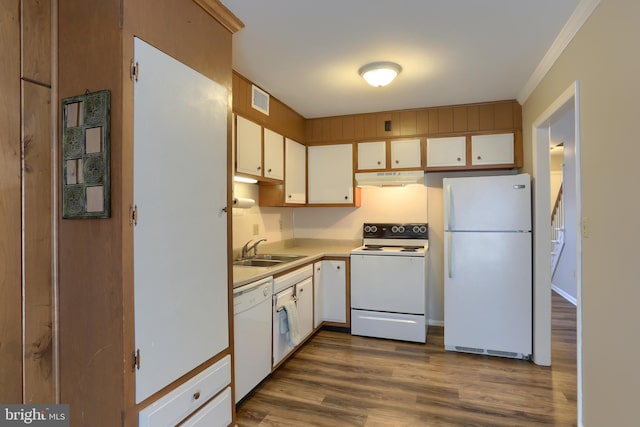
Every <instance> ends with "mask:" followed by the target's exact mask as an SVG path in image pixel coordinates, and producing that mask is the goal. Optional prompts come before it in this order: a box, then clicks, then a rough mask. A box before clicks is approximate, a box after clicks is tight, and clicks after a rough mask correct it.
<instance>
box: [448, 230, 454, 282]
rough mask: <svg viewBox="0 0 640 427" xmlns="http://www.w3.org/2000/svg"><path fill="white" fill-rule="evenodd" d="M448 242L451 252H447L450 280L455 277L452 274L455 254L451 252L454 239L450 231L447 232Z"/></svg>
mask: <svg viewBox="0 0 640 427" xmlns="http://www.w3.org/2000/svg"><path fill="white" fill-rule="evenodd" d="M447 240H448V242H447V243H448V245H447V246H449V248H448V249H449V250H448V251H447V252H449V253H448V254H447V261H448V262H447V268H448V270H449V279H451V278H452V277H453V274H452V273H451V265H452V264H453V263H452V261H451V255H452V254H453V251H452V250H451V244H452V243H453V239H452V233H451V232H450V231H449V232H447Z"/></svg>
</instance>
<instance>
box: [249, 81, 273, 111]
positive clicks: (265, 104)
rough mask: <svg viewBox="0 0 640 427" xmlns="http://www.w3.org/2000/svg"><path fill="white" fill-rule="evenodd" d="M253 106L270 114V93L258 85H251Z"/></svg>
mask: <svg viewBox="0 0 640 427" xmlns="http://www.w3.org/2000/svg"><path fill="white" fill-rule="evenodd" d="M251 106H252V107H253V108H254V109H256V110H258V111H260V112H261V113H264V114H266V115H267V116H268V115H269V94H268V93H267V92H265V91H263V90H262V89H260V88H259V87H257V86H256V85H251Z"/></svg>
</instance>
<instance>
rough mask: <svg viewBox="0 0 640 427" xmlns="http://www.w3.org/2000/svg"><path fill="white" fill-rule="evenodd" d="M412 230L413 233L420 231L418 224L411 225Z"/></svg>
mask: <svg viewBox="0 0 640 427" xmlns="http://www.w3.org/2000/svg"><path fill="white" fill-rule="evenodd" d="M413 232H414V233H419V232H420V226H418V225H414V226H413Z"/></svg>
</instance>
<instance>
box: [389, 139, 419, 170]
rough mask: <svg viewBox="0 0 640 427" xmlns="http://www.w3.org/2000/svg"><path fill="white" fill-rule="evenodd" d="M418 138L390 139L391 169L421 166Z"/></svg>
mask: <svg viewBox="0 0 640 427" xmlns="http://www.w3.org/2000/svg"><path fill="white" fill-rule="evenodd" d="M421 153H422V150H421V149H420V140H419V139H408V140H405V141H391V169H400V168H420V167H422V155H421Z"/></svg>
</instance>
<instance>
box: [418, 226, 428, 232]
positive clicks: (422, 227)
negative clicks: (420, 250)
mask: <svg viewBox="0 0 640 427" xmlns="http://www.w3.org/2000/svg"><path fill="white" fill-rule="evenodd" d="M420 232H421V233H426V232H427V226H426V225H421V226H420Z"/></svg>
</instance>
